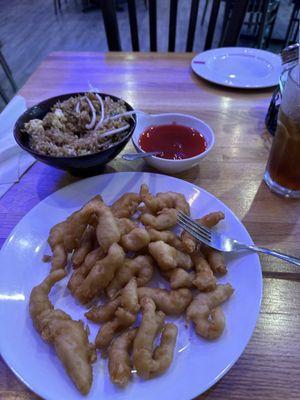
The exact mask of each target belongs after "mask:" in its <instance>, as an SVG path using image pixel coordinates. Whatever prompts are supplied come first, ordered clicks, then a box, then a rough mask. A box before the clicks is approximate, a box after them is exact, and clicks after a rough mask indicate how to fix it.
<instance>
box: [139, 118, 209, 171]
mask: <svg viewBox="0 0 300 400" xmlns="http://www.w3.org/2000/svg"><path fill="white" fill-rule="evenodd" d="M170 124H178V125H185V126H188V127H190V128H194V129H196V130H197V131H198V132H199V133H201V134H202V135H203V137H204V138H205V140H206V143H207V148H206V150H205V151H204V152H203V153H200V154H198V155H196V156H194V157H190V158H185V159H182V160H170V159H166V158H159V157H156V156H151V157H147V158H145V159H144V160H145V162H147V163H148V164H149V165H151V166H152V167H154V168H156V169H158V170H159V171H162V172H165V173H170V174H176V173H178V172H182V171H186V170H188V169H190V168H192V167H194V166H195V165H197V164H198V163H199V161H200V159H201V158H204V157H205V156H206V155H207V154H208V153H209V152H210V151H211V149H212V148H213V146H214V143H215V135H214V132H213V130H212V129H211V128H210V127H209V126H208V125H207V124H206V123H205V122H203V121H202V120H201V119H198V118H196V117H193V116H192V115H187V114H177V113H167V114H146V113H142V112H141V113H140V112H139V113H137V123H136V128H135V130H134V132H133V135H132V142H133V144H134V147H135V149H136V151H137V152H138V153H144V150H142V148H141V147H140V145H139V138H140V136H141V135H142V133H143V132H144V131H145V130H146V129H147V128H148V127H150V126H153V125H170Z"/></svg>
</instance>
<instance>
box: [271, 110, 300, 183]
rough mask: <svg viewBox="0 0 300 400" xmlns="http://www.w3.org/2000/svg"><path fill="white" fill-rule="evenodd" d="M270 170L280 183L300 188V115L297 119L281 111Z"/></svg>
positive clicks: (273, 177) (274, 179)
mask: <svg viewBox="0 0 300 400" xmlns="http://www.w3.org/2000/svg"><path fill="white" fill-rule="evenodd" d="M273 140H274V141H273V146H272V149H271V153H270V157H269V162H268V170H269V174H270V177H271V179H272V180H273V181H275V182H277V183H278V184H279V185H281V186H283V187H285V188H287V189H290V190H300V115H298V116H297V119H296V118H295V119H294V118H293V116H290V117H288V116H287V115H286V114H285V113H284V112H283V111H282V110H280V111H279V115H278V120H277V129H276V133H275V138H274V139H273Z"/></svg>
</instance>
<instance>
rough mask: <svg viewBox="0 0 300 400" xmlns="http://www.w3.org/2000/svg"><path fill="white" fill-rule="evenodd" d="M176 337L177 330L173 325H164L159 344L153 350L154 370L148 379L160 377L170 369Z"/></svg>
mask: <svg viewBox="0 0 300 400" xmlns="http://www.w3.org/2000/svg"><path fill="white" fill-rule="evenodd" d="M177 335H178V328H177V326H176V325H175V324H171V323H169V324H165V325H164V327H163V330H162V334H161V339H160V344H159V346H157V347H156V349H155V350H154V355H153V358H154V360H155V362H156V368H155V371H152V372H151V373H150V378H154V377H156V376H158V375H161V374H162V373H163V372H165V371H166V370H167V369H168V368H169V367H170V365H171V363H172V361H173V357H174V349H175V345H176V339H177Z"/></svg>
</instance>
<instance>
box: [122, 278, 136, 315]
mask: <svg viewBox="0 0 300 400" xmlns="http://www.w3.org/2000/svg"><path fill="white" fill-rule="evenodd" d="M121 305H122V307H124V308H125V309H126V310H128V311H130V312H132V313H133V314H136V313H137V312H138V311H139V309H140V306H139V298H138V291H137V281H136V279H135V278H131V279H130V281H129V282H128V283H127V285H126V286H125V287H124V289H123V290H122V293H121Z"/></svg>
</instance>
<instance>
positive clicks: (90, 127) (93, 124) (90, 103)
mask: <svg viewBox="0 0 300 400" xmlns="http://www.w3.org/2000/svg"><path fill="white" fill-rule="evenodd" d="M84 99H85V100H86V101H87V103H88V105H89V107H90V109H91V111H92V119H91V122H90V123H89V124H86V125H85V127H86V129H93V127H94V126H95V123H96V110H95V108H94V106H93V103H92V102H91V100H90V99H89V98H88V97H87V96H84Z"/></svg>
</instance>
